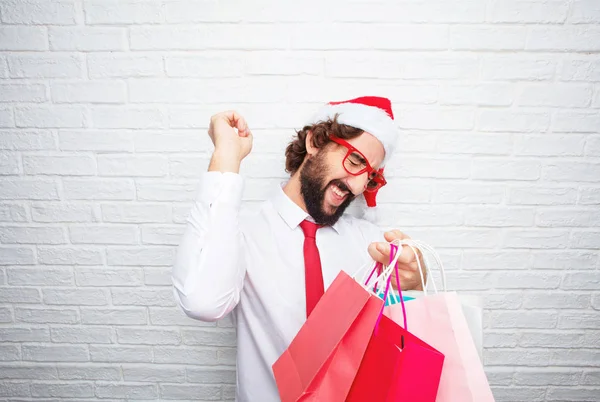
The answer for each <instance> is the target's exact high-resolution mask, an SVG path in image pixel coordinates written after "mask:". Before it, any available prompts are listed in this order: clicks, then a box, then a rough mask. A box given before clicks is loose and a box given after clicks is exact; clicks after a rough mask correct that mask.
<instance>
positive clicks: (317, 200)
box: [300, 151, 356, 226]
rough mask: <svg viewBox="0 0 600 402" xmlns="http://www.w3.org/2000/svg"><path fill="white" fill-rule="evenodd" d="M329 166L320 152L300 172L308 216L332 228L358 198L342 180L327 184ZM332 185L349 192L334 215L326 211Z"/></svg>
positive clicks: (301, 190) (309, 159)
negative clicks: (327, 193)
mask: <svg viewBox="0 0 600 402" xmlns="http://www.w3.org/2000/svg"><path fill="white" fill-rule="evenodd" d="M327 172H328V169H327V166H326V164H325V161H324V158H323V154H322V153H321V151H319V152H318V153H317V154H316V155H315V156H314V157H312V158H308V159H307V160H306V162H305V163H304V166H303V167H302V170H301V171H300V192H301V194H302V197H303V198H304V203H305V204H306V209H307V211H308V214H309V215H310V216H311V217H312V218H313V219H314V220H315V222H316V223H317V224H319V225H324V226H332V225H333V224H335V223H336V222H337V221H338V219H340V217H341V216H342V215H343V214H344V211H345V210H346V208H348V206H349V205H350V203H351V202H352V201H353V200H354V199H355V198H356V196H355V195H354V194H352V192H351V191H350V189H349V188H348V187H347V186H346V185H345V184H344V182H342V181H341V180H338V179H334V180H331V181H329V182H327V181H326V180H327V178H326V176H327ZM331 185H336V186H337V187H339V189H340V190H342V191H347V192H348V195H347V196H346V197H347V198H346V199H345V200H344V202H343V203H341V204H340V206H338V207H337V208H336V209H335V211H334V212H333V213H331V214H330V213H327V212H326V211H325V208H324V207H325V206H324V205H323V204H324V201H325V193H326V192H327V189H328V188H329V186H331Z"/></svg>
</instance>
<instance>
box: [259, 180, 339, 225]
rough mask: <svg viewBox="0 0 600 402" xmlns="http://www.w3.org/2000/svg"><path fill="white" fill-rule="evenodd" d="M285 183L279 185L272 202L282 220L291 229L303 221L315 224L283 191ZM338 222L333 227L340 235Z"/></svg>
mask: <svg viewBox="0 0 600 402" xmlns="http://www.w3.org/2000/svg"><path fill="white" fill-rule="evenodd" d="M284 185H285V182H282V183H279V185H277V188H276V189H275V194H274V196H273V197H272V199H271V201H272V202H273V206H274V207H275V210H276V211H277V213H278V214H279V216H281V219H283V220H284V222H285V223H286V224H287V225H288V226H289V227H290V229H295V228H296V227H298V226H299V225H300V222H302V221H303V220H305V219H306V220H309V221H312V222H314V220H313V219H312V217H311V216H310V215H309V214H307V213H306V212H304V210H303V209H302V208H300V206H298V204H296V203H295V202H294V201H292V200H291V199H290V197H288V195H287V194H286V193H285V192H284V191H283V186H284ZM338 223H339V221H338V222H336V223H335V224H334V225H333V226H331V227H332V228H333V229H334V230H335V231H336V232H337V233H339V227H338Z"/></svg>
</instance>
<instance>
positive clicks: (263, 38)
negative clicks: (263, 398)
mask: <svg viewBox="0 0 600 402" xmlns="http://www.w3.org/2000/svg"><path fill="white" fill-rule="evenodd" d="M317 3H318V2H316V1H310V2H308V3H307V2H292V1H283V2H282V1H267V0H253V1H232V0H225V1H211V0H198V1H192V0H188V1H180V0H177V1H175V0H0V343H1V345H0V399H1V400H60V399H63V398H74V399H76V400H80V401H85V400H157V399H180V400H194V399H200V400H211V401H212V400H214V401H225V400H233V398H234V384H235V336H234V332H233V329H232V326H231V321H230V320H229V319H225V320H223V321H222V322H219V323H217V324H215V323H201V322H196V321H193V320H191V319H188V318H187V317H184V315H183V314H182V313H181V312H180V311H179V310H178V308H177V307H176V306H175V303H174V300H173V297H172V293H171V287H170V286H171V284H170V279H169V272H170V265H171V263H172V262H173V257H174V252H175V249H176V246H177V243H178V240H179V236H180V235H181V231H182V230H183V224H184V222H185V218H186V215H187V212H188V211H189V207H190V202H191V200H192V199H193V197H194V195H195V190H196V186H197V178H198V176H199V173H200V172H201V171H202V170H204V169H206V166H207V163H208V159H209V156H210V152H211V145H210V140H209V138H208V136H207V134H206V128H207V124H208V121H209V117H210V116H211V114H213V113H215V112H217V111H221V110H224V109H229V108H236V109H238V110H239V111H240V112H242V113H243V114H244V115H245V116H246V117H247V119H248V121H249V124H250V126H251V127H252V128H253V130H254V133H255V136H256V140H255V147H254V151H253V153H252V154H251V155H250V157H249V158H248V160H247V161H246V163H245V164H244V166H243V173H244V174H245V175H246V177H248V180H247V185H246V190H245V194H244V197H245V200H246V203H245V204H244V207H243V208H244V209H243V210H244V211H251V210H253V209H255V208H256V206H257V205H258V203H259V202H260V200H262V199H264V197H265V191H266V189H267V188H268V187H269V186H270V185H272V184H273V183H275V182H277V181H278V180H279V179H280V178H282V177H284V173H283V150H284V147H285V145H286V143H287V141H288V140H289V139H290V137H291V135H292V134H293V131H292V130H293V129H294V128H299V127H300V126H301V125H302V123H303V122H305V119H306V118H307V117H308V116H310V114H311V112H312V111H313V110H314V108H315V107H316V106H317V105H318V104H319V103H321V102H324V101H328V100H336V99H337V100H339V99H345V98H349V97H353V96H359V95H365V94H381V95H384V96H389V97H390V98H391V99H392V100H393V102H394V104H395V113H396V115H397V121H398V125H399V126H400V127H401V128H402V129H403V133H404V136H403V138H402V140H401V143H402V147H401V149H400V150H399V152H398V154H397V157H396V158H395V160H393V162H392V163H391V165H390V166H389V168H388V169H387V171H388V176H389V182H390V185H389V187H388V188H386V189H385V190H383V192H382V193H381V196H380V203H381V209H382V211H383V212H384V214H383V216H384V217H383V219H382V222H381V223H382V225H383V226H385V227H396V228H400V229H403V230H405V231H406V232H408V233H409V234H411V235H412V236H413V237H416V238H420V239H423V240H425V241H427V242H428V243H430V244H432V245H434V246H435V247H437V248H438V250H439V251H440V253H441V254H442V256H443V258H444V260H445V261H446V263H447V265H448V267H449V269H450V272H448V277H449V281H450V284H451V285H452V286H454V287H456V288H457V289H459V290H462V291H468V292H472V293H477V294H480V295H482V296H483V297H484V300H485V307H486V310H485V317H484V322H485V337H484V343H485V356H484V357H485V365H486V370H487V372H488V374H489V378H490V381H491V383H492V385H493V389H494V393H495V395H496V397H497V400H498V401H566V400H569V401H598V400H600V399H599V398H600V397H599V395H600V352H599V350H600V254H599V249H600V212H599V211H600V2H599V1H597V0H453V1H448V0H446V1H442V0H434V1H425V0H406V1H402V2H398V1H391V0H376V1H366V0H365V1H352V2H347V1H336V2H331V1H330V2H324V4H317Z"/></svg>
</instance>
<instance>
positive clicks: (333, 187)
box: [331, 186, 346, 197]
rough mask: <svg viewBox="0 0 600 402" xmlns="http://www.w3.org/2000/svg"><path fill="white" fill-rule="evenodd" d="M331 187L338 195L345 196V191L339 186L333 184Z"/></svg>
mask: <svg viewBox="0 0 600 402" xmlns="http://www.w3.org/2000/svg"><path fill="white" fill-rule="evenodd" d="M331 189H332V190H333V192H334V193H335V194H336V195H338V196H339V197H343V196H344V195H346V194H345V193H343V192H342V190H340V189H339V188H338V187H337V186H331Z"/></svg>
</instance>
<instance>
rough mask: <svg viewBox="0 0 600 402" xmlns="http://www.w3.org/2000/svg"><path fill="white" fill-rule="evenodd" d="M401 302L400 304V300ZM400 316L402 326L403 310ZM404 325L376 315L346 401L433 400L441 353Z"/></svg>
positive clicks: (395, 248) (435, 394)
mask: <svg viewBox="0 0 600 402" xmlns="http://www.w3.org/2000/svg"><path fill="white" fill-rule="evenodd" d="M391 246H392V247H391V254H392V255H394V254H395V253H396V251H397V247H396V246H395V245H394V244H392V245H391ZM390 259H392V257H391V258H390ZM395 265H396V264H394V266H395ZM395 269H396V281H397V282H396V283H397V288H398V292H399V294H400V298H401V299H402V290H401V288H400V283H399V275H398V268H397V267H396V266H395ZM390 281H391V276H390V277H389V278H388V281H387V285H386V289H385V294H384V299H386V298H387V295H388V291H389V287H390ZM401 306H402V308H404V303H403V302H401ZM403 318H404V327H405V328H406V327H407V319H406V314H404V315H403ZM405 328H402V327H401V326H400V325H398V324H397V323H395V322H394V321H392V320H391V319H390V318H388V317H386V316H382V317H381V318H380V320H379V321H378V322H377V324H376V326H375V330H374V331H373V334H372V335H371V340H370V341H369V345H368V347H367V350H366V352H365V355H364V358H363V361H362V363H361V365H360V368H359V370H358V373H357V375H356V379H355V380H354V383H353V384H352V388H351V389H350V392H349V395H348V399H347V401H350V402H363V401H369V402H391V401H421V402H434V401H435V400H436V396H437V392H438V386H439V383H440V378H441V375H442V367H443V365H444V355H443V354H442V353H440V352H439V351H438V350H436V349H434V348H433V347H432V346H430V345H428V344H427V343H425V342H424V341H422V340H421V339H419V338H417V337H416V336H415V335H413V334H412V333H410V332H409V331H408V330H407V329H405Z"/></svg>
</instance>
